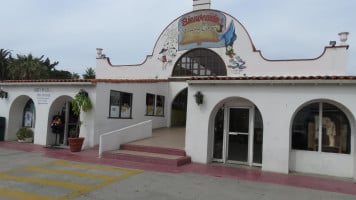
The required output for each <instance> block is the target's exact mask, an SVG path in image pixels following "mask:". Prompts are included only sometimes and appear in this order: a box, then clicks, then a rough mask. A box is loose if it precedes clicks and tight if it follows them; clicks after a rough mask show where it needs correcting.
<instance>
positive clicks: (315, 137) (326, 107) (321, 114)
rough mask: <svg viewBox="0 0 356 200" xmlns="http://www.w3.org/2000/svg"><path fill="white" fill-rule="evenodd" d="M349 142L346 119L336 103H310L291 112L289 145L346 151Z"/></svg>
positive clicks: (349, 130) (311, 148)
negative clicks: (290, 139) (294, 114)
mask: <svg viewBox="0 0 356 200" xmlns="http://www.w3.org/2000/svg"><path fill="white" fill-rule="evenodd" d="M350 145H351V129H350V123H349V120H348V119H347V117H346V115H345V114H344V112H342V111H341V110H340V109H339V108H337V107H336V106H334V105H332V104H329V103H324V102H319V103H312V104H310V105H307V106H305V107H304V108H303V109H301V110H300V111H299V112H298V113H297V115H296V116H295V119H294V121H293V127H292V149H299V150H308V151H320V152H333V153H344V154H350V152H351V146H350ZM320 147H322V148H320Z"/></svg>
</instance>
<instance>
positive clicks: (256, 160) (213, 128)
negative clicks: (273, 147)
mask: <svg viewBox="0 0 356 200" xmlns="http://www.w3.org/2000/svg"><path fill="white" fill-rule="evenodd" d="M209 126H210V128H209V140H210V142H209V144H210V148H209V149H210V152H211V160H212V161H216V162H222V163H234V164H243V165H249V166H261V165H262V145H263V120H262V115H261V113H260V111H259V109H258V108H257V106H256V105H254V104H253V103H252V102H250V101H249V100H247V99H243V98H238V97H231V98H227V99H225V100H222V101H221V102H220V103H218V104H217V105H216V106H215V108H214V110H213V111H212V113H211V116H210V120H209Z"/></svg>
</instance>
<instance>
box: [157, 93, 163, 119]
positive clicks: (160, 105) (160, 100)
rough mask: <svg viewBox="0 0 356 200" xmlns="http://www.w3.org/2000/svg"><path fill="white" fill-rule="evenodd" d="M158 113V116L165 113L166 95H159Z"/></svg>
mask: <svg viewBox="0 0 356 200" xmlns="http://www.w3.org/2000/svg"><path fill="white" fill-rule="evenodd" d="M156 115H157V116H163V115H164V96H161V95H157V103H156Z"/></svg>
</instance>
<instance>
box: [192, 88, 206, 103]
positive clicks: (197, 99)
mask: <svg viewBox="0 0 356 200" xmlns="http://www.w3.org/2000/svg"><path fill="white" fill-rule="evenodd" d="M194 97H195V102H196V103H197V104H198V105H200V104H203V101H204V95H203V94H202V93H201V92H200V91H198V92H196V93H195V95H194Z"/></svg>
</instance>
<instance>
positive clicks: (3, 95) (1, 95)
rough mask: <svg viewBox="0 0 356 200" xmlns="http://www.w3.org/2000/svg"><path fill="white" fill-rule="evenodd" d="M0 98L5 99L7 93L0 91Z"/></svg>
mask: <svg viewBox="0 0 356 200" xmlns="http://www.w3.org/2000/svg"><path fill="white" fill-rule="evenodd" d="M0 98H2V99H3V98H5V99H7V92H5V91H4V90H2V89H0Z"/></svg>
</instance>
